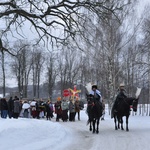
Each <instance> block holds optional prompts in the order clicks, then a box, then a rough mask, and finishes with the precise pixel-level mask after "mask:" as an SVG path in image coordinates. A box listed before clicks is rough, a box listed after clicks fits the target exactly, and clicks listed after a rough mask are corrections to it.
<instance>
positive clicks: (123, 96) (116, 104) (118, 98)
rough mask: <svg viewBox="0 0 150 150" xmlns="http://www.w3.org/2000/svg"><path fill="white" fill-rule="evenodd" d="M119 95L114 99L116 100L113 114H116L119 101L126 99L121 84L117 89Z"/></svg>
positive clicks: (123, 86) (123, 87)
mask: <svg viewBox="0 0 150 150" xmlns="http://www.w3.org/2000/svg"><path fill="white" fill-rule="evenodd" d="M118 91H119V93H118V95H117V97H116V100H115V102H114V106H113V110H114V112H117V106H118V104H119V101H121V100H123V99H124V98H127V96H126V94H125V92H126V91H125V85H124V84H123V83H121V84H120V86H119V89H118Z"/></svg>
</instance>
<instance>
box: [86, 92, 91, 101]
mask: <svg viewBox="0 0 150 150" xmlns="http://www.w3.org/2000/svg"><path fill="white" fill-rule="evenodd" d="M86 96H87V101H88V102H93V95H92V94H87V95H86Z"/></svg>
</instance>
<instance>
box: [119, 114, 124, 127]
mask: <svg viewBox="0 0 150 150" xmlns="http://www.w3.org/2000/svg"><path fill="white" fill-rule="evenodd" d="M120 123H121V130H124V128H123V118H122V117H120Z"/></svg>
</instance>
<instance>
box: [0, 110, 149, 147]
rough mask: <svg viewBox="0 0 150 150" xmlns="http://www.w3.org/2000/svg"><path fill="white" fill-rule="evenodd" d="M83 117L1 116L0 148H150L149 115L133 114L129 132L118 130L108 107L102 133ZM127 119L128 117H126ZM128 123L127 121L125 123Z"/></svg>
mask: <svg viewBox="0 0 150 150" xmlns="http://www.w3.org/2000/svg"><path fill="white" fill-rule="evenodd" d="M86 121H87V115H86V113H85V110H82V111H81V121H78V120H76V121H75V122H62V121H60V122H56V121H55V118H53V119H52V121H47V120H46V119H41V120H37V119H23V118H19V119H2V118H0V150H27V149H28V150H50V149H52V150H66V149H69V150H100V149H101V150H134V149H136V150H149V149H150V148H149V145H150V117H148V116H139V115H137V116H132V115H131V116H130V118H129V132H126V131H122V130H117V131H116V130H115V128H114V121H113V119H111V118H110V116H109V115H108V111H106V115H105V120H104V121H101V122H100V132H99V134H93V133H92V132H90V131H89V126H87V125H86ZM124 122H125V121H124ZM124 126H125V124H124Z"/></svg>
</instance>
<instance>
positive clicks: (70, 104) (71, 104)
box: [69, 101, 75, 113]
mask: <svg viewBox="0 0 150 150" xmlns="http://www.w3.org/2000/svg"><path fill="white" fill-rule="evenodd" d="M69 112H70V113H74V112H75V104H74V103H73V102H72V101H70V103H69Z"/></svg>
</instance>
